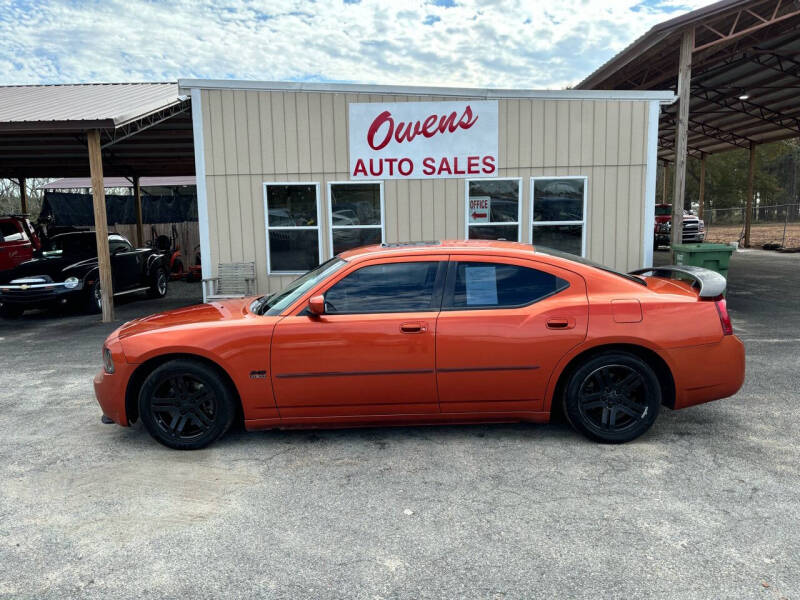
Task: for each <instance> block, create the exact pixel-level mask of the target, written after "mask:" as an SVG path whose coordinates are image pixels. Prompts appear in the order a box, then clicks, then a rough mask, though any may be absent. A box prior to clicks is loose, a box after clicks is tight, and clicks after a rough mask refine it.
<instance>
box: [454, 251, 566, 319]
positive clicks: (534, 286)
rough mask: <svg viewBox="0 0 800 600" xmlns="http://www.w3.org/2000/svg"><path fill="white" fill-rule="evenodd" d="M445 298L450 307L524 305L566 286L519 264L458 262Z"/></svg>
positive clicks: (550, 276) (564, 282)
mask: <svg viewBox="0 0 800 600" xmlns="http://www.w3.org/2000/svg"><path fill="white" fill-rule="evenodd" d="M450 287H451V288H452V289H451V291H450V292H449V293H448V295H447V299H446V300H445V308H446V309H450V310H464V309H478V308H513V307H518V306H526V305H528V304H532V303H534V302H537V301H539V300H543V299H544V298H547V297H548V296H552V295H553V294H556V293H558V292H560V291H561V290H563V289H566V288H567V287H569V283H567V282H566V281H565V280H563V279H561V278H560V277H556V276H555V275H552V274H551V273H546V272H544V271H540V270H538V269H531V268H528V267H523V266H519V265H511V264H506V263H490V262H459V263H457V266H456V268H455V275H454V280H453V282H452V283H451V284H450Z"/></svg>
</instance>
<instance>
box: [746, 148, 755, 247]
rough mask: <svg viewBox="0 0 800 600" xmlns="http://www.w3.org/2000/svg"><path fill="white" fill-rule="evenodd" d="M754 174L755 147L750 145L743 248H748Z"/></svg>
mask: <svg viewBox="0 0 800 600" xmlns="http://www.w3.org/2000/svg"><path fill="white" fill-rule="evenodd" d="M755 172H756V145H755V144H750V170H749V171H748V172H747V199H746V201H745V207H744V247H745V248H749V247H750V221H751V219H752V217H753V178H754V176H755Z"/></svg>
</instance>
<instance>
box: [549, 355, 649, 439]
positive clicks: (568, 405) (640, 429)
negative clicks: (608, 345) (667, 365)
mask: <svg viewBox="0 0 800 600" xmlns="http://www.w3.org/2000/svg"><path fill="white" fill-rule="evenodd" d="M660 406H661V386H660V384H659V382H658V377H657V376H656V374H655V372H654V371H653V369H652V368H651V367H650V365H648V364H647V363H646V362H645V361H643V360H642V359H641V358H639V357H638V356H635V355H633V354H628V353H625V352H608V353H603V354H600V355H597V356H594V357H592V358H591V359H589V360H588V361H586V362H585V363H584V364H582V365H581V366H579V367H578V368H577V369H576V370H575V371H573V373H572V375H571V377H570V379H569V382H568V384H567V386H566V391H565V395H564V414H565V415H566V416H567V419H568V420H569V422H570V424H571V425H572V426H573V427H574V428H575V429H576V430H578V431H580V432H581V433H582V434H584V435H585V436H587V437H588V438H590V439H593V440H596V441H599V442H605V443H617V444H618V443H622V442H629V441H631V440H633V439H636V438H637V437H639V436H640V435H642V434H643V433H644V432H645V431H647V430H648V429H650V427H651V426H652V425H653V423H654V422H655V420H656V417H657V416H658V409H659V407H660Z"/></svg>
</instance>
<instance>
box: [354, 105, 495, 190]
mask: <svg viewBox="0 0 800 600" xmlns="http://www.w3.org/2000/svg"><path fill="white" fill-rule="evenodd" d="M349 134H350V177H351V178H352V179H424V178H433V177H475V176H478V177H493V176H496V175H497V102H496V101H488V102H487V101H477V102H397V103H394V104H378V103H368V104H351V105H350V132H349Z"/></svg>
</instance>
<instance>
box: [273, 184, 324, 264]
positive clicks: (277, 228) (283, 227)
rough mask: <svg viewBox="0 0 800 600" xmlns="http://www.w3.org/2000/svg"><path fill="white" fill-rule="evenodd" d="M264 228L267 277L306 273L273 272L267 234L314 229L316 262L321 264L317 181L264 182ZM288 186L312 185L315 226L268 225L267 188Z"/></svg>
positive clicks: (318, 188) (318, 189) (320, 230)
mask: <svg viewBox="0 0 800 600" xmlns="http://www.w3.org/2000/svg"><path fill="white" fill-rule="evenodd" d="M262 185H263V193H264V228H265V232H266V234H267V235H266V237H267V275H303V274H305V273H307V271H275V270H273V269H272V251H271V250H270V247H269V232H270V231H272V230H275V231H286V230H289V231H292V230H298V229H316V230H317V261H318V264H320V265H321V264H322V227H321V225H320V210H319V208H320V207H319V205H320V187H319V182H318V181H264V182H263V183H262ZM279 185H280V186H290V185H313V186H314V189H315V191H316V201H317V202H316V204H317V224H316V225H275V226H270V224H269V202H268V200H267V191H268V188H269V186H279Z"/></svg>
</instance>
